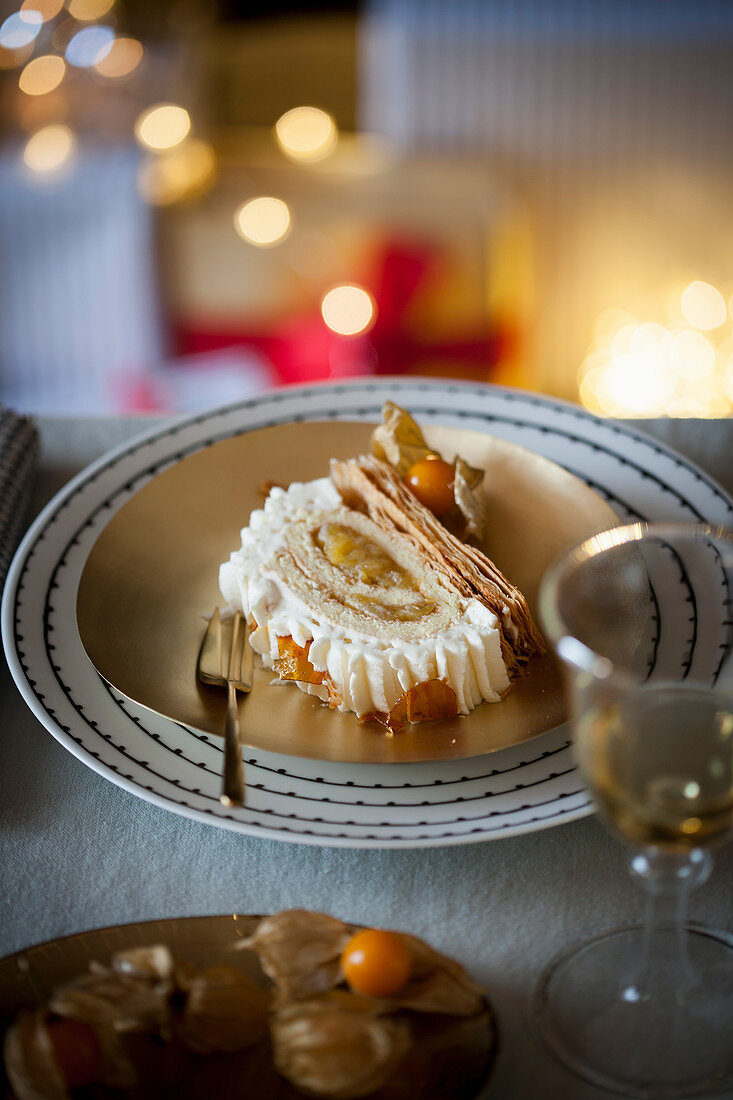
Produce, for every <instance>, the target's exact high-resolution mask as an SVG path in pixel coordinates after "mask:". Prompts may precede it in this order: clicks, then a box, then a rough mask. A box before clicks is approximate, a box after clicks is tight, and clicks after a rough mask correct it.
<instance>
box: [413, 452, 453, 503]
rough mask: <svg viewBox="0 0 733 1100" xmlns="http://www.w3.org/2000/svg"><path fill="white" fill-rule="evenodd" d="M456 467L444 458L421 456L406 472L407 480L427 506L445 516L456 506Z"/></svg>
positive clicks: (421, 501)
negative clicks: (454, 483)
mask: <svg viewBox="0 0 733 1100" xmlns="http://www.w3.org/2000/svg"><path fill="white" fill-rule="evenodd" d="M455 474H456V468H455V466H453V465H452V464H451V463H450V462H444V461H443V459H442V458H437V457H432V458H431V457H428V458H421V459H419V460H418V461H417V462H414V463H413V464H412V466H410V469H409V470H408V471H407V473H406V474H405V482H406V483H407V485H409V486H410V488H411V489H412V491H413V493H414V494H415V496H416V497H417V499H418V500H419V501H420V503H421V504H424V505H425V507H426V508H429V509H430V511H431V512H434V513H435V515H436V516H444V515H445V514H446V513H447V512H450V511H451V509H452V508H454V507H455V503H456V500H455V494H454V490H453V481H454V478H455Z"/></svg>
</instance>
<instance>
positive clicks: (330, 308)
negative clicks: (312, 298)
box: [321, 283, 376, 336]
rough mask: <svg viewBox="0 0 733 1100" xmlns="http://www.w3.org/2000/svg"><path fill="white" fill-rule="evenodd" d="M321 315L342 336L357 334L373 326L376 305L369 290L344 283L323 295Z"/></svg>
mask: <svg viewBox="0 0 733 1100" xmlns="http://www.w3.org/2000/svg"><path fill="white" fill-rule="evenodd" d="M321 315H322V316H323V320H324V321H325V322H326V324H327V325H328V327H329V328H330V329H331V330H332V331H333V332H337V333H338V334H339V335H340V336H356V335H358V334H359V333H362V332H367V331H368V330H369V329H370V328H371V327H372V325H373V324H374V321H375V319H376V306H375V303H374V299H373V298H372V296H371V294H370V293H369V291H368V290H364V288H363V287H361V286H356V285H355V284H353V283H344V284H343V285H341V286H335V287H333V288H332V289H331V290H329V291H328V293H327V294H325V295H324V296H323V301H322V302H321Z"/></svg>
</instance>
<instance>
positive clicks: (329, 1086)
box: [271, 990, 410, 1100]
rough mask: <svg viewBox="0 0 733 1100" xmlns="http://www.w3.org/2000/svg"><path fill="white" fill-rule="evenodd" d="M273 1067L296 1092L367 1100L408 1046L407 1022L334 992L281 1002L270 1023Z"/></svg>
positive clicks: (363, 1000)
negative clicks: (308, 998) (274, 1066)
mask: <svg viewBox="0 0 733 1100" xmlns="http://www.w3.org/2000/svg"><path fill="white" fill-rule="evenodd" d="M271 1034H272V1042H273V1054H274V1058H275V1065H276V1067H277V1069H278V1070H279V1072H280V1073H281V1074H282V1075H283V1077H286V1078H287V1079H288V1080H289V1081H291V1082H292V1083H293V1084H294V1085H295V1086H296V1087H297V1088H300V1089H303V1090H305V1091H307V1092H312V1093H315V1094H316V1095H317V1096H327V1097H331V1098H333V1100H348V1098H349V1097H357V1096H367V1095H368V1094H369V1093H372V1092H374V1091H375V1090H376V1089H378V1088H380V1086H381V1085H383V1084H384V1083H385V1081H387V1080H388V1079H389V1078H390V1076H391V1075H392V1074H393V1073H394V1071H395V1069H396V1068H397V1066H398V1065H399V1063H400V1062H401V1061H402V1059H403V1058H404V1057H405V1055H406V1054H407V1052H408V1050H409V1048H410V1030H409V1024H408V1023H407V1022H406V1021H404V1020H400V1019H395V1018H393V1017H389V1016H381V1015H380V1014H379V1008H378V1006H377V1004H376V1002H374V1001H371V1000H370V999H368V998H365V997H358V996H356V995H355V994H353V993H345V992H342V991H340V990H334V991H332V992H331V993H326V994H324V995H322V996H320V997H316V998H313V999H311V1000H305V1001H289V1002H286V1003H283V1004H282V1005H281V1006H280V1007H279V1008H278V1009H277V1011H276V1013H275V1015H274V1016H273V1018H272V1021H271Z"/></svg>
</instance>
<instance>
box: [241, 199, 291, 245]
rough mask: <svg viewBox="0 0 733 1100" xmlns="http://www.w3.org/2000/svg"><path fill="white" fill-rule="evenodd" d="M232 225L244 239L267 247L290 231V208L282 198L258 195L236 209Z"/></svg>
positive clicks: (276, 242)
mask: <svg viewBox="0 0 733 1100" xmlns="http://www.w3.org/2000/svg"><path fill="white" fill-rule="evenodd" d="M234 226H235V228H236V230H237V232H238V233H239V235H240V237H243V238H244V240H245V241H248V242H249V243H250V244H256V245H258V246H259V247H260V248H267V247H269V246H270V245H274V244H278V243H279V242H280V241H282V240H284V238H285V237H286V236H287V234H288V232H289V231H290V210H289V209H288V205H287V203H285V202H283V200H282V199H276V198H274V197H273V196H272V195H260V196H259V197H258V198H256V199H250V200H249V201H248V202H245V203H243V204H242V205H241V206H240V207H239V208H238V209H237V211H236V212H235V214H234Z"/></svg>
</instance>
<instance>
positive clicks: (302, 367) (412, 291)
mask: <svg viewBox="0 0 733 1100" xmlns="http://www.w3.org/2000/svg"><path fill="white" fill-rule="evenodd" d="M440 261H441V253H440V250H439V249H437V248H435V247H433V246H429V245H425V244H414V243H407V242H403V241H395V240H391V241H388V242H387V244H386V245H385V247H384V248H383V249H382V251H381V253H380V254H379V256H378V258H377V260H376V262H375V264H374V268H373V271H372V272H371V273H370V274H368V275H367V277H365V278H361V279H359V280H358V282H359V283H360V285H362V286H364V288H365V289H367V290H369V291H370V293H371V294H372V296H373V298H374V300H375V303H376V317H375V321H374V325H373V326H372V328H371V330H370V331H369V332H368V333H365V334H359V335H356V336H340V335H339V334H338V333H335V332H333V331H332V330H331V329H329V328H328V326H327V325H326V322H325V321H324V320H323V317H322V316H321V313H320V309H318V310H317V311H313V312H309V313H308V314H304V315H300V316H296V317H292V318H289V319H287V320H284V321H283V322H282V323H281V324H280V325H279V326H278V327H277V328H274V329H270V330H269V331H258V330H257V329H253V328H250V327H243V328H238V327H232V328H229V329H226V328H221V327H217V328H212V329H207V328H206V327H203V326H201V325H187V324H185V322H182V323H179V324H178V325H177V326H176V328H175V332H174V338H175V341H176V345H177V352H178V354H181V355H189V354H198V353H201V352H206V351H213V350H217V349H221V348H231V347H250V348H256V349H257V350H258V351H259V352H260V353H261V354H262V355H264V356H265V357H266V358H267V359H268V360H269V361H270V363H271V364H272V366H273V368H274V369H275V371H276V373H277V376H278V378H279V379H280V381H281V382H283V383H293V382H312V381H319V380H323V379H328V378H347V377H352V376H357V375H364V374H375V373H378V374H392V375H394V374H426V373H440V368H441V367H442V368H443V373H445V372H446V371H447V368H446V364H450V373H451V374H454V375H456V376H458V377H471V378H483V379H486V378H487V377H488V376H489V374H490V372H491V369H492V367H494V366H496V364H497V363H498V362H499V361H500V358H501V356H502V354H503V353H504V351H505V350H506V348H507V346H508V345H509V343H510V342H511V339H512V334H511V333H509V332H508V331H507V332H502V331H500V330H499V329H498V328H497V327H496V326H495V325H494V326H492V325H490V324H489V323H488V322H487V323H486V326H485V327H482V328H481V329H480V330H479V331H477V332H476V333H475V334H473V335H472V336H470V337H469V338H465V337H464V338H460V337H458V338H456V339H454V340H423V339H421V338H420V337H419V336H418V335H416V334H415V333H414V331H412V330H411V327H410V324H409V313H410V310H411V308H412V306H413V304H414V302H415V300H416V299H417V298H418V297H419V295H420V293H421V291H422V290H423V289H424V287H425V285H426V283H427V282H428V280H429V279H430V278H431V276H432V275H433V273H434V271H435V270H436V268H437V266H438V265H439V263H440Z"/></svg>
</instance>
